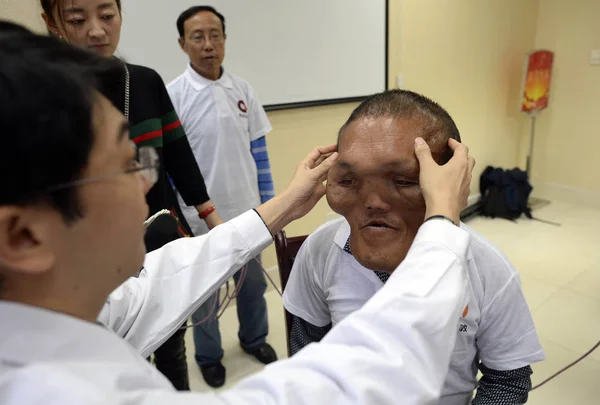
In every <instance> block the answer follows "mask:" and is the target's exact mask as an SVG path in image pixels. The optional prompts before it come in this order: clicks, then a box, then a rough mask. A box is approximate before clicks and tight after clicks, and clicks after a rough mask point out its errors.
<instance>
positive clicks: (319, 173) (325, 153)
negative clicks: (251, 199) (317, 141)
mask: <svg viewBox="0 0 600 405" xmlns="http://www.w3.org/2000/svg"><path fill="white" fill-rule="evenodd" d="M336 148H337V147H336V145H330V146H320V147H317V148H315V149H313V150H312V152H310V153H309V155H308V156H307V157H306V158H305V159H304V160H303V161H302V162H300V164H299V165H298V167H297V168H296V173H294V177H293V178H292V180H291V181H290V184H289V185H288V186H287V188H286V189H285V190H284V191H283V192H282V193H280V194H278V195H277V196H275V197H274V198H272V199H270V200H269V201H267V202H266V203H264V204H263V205H261V206H260V207H258V208H257V209H256V211H257V212H258V213H259V214H260V216H261V217H262V219H263V221H264V222H265V224H266V225H267V227H268V228H269V231H270V232H271V234H273V235H274V234H276V233H277V232H279V231H280V230H281V229H283V227H285V226H286V225H287V224H289V223H290V222H292V221H294V220H296V219H298V218H302V217H303V216H305V215H306V214H308V213H309V211H310V210H312V209H313V208H314V206H315V205H316V204H317V202H318V201H319V200H320V199H321V198H322V197H323V196H324V195H325V185H324V184H323V182H324V181H325V180H326V179H327V173H328V172H329V169H330V168H331V167H332V166H333V163H334V162H335V160H336V159H337V152H336V151H335V150H336Z"/></svg>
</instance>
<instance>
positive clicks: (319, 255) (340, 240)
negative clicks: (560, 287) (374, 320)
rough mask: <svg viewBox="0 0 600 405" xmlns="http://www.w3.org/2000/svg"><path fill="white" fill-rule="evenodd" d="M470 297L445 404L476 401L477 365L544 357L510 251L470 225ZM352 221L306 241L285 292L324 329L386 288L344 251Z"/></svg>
mask: <svg viewBox="0 0 600 405" xmlns="http://www.w3.org/2000/svg"><path fill="white" fill-rule="evenodd" d="M461 227H462V228H463V229H465V230H466V231H467V232H469V233H470V234H471V246H470V249H469V256H468V263H467V267H468V279H469V285H470V288H469V291H468V293H469V302H468V307H467V308H465V310H464V312H463V316H462V318H460V319H457V324H456V330H457V334H458V335H457V340H456V345H455V347H454V352H453V354H452V358H451V361H450V370H449V372H448V376H447V378H446V382H445V385H444V389H443V392H442V398H441V399H440V402H439V403H440V404H442V405H466V404H469V403H470V401H471V398H472V395H473V391H474V390H475V389H476V388H477V380H476V376H477V371H478V369H477V363H478V360H481V361H482V362H483V364H484V365H485V366H486V367H487V368H491V369H494V370H514V369H518V368H521V367H525V366H527V365H529V364H532V363H535V362H538V361H542V360H544V358H545V356H544V352H543V349H542V347H541V345H540V342H539V339H538V337H537V333H536V331H535V326H534V324H533V319H532V317H531V314H530V311H529V307H528V306H527V302H526V301H525V297H524V296H523V292H522V289H521V283H520V279H519V274H518V273H517V271H516V270H515V269H514V268H513V267H512V265H511V264H510V263H509V261H508V260H507V259H506V257H504V255H503V254H502V253H501V252H500V251H499V250H498V249H496V248H495V247H494V246H493V245H492V244H491V243H490V242H489V241H487V240H486V239H485V238H483V237H482V236H481V235H479V234H478V233H476V232H475V231H474V230H472V229H471V228H469V227H467V226H466V225H464V224H462V225H461ZM349 236H350V225H349V224H348V222H347V221H346V220H345V219H343V218H341V219H339V220H335V221H331V222H328V223H326V224H325V225H323V226H322V227H320V228H319V229H318V230H317V231H315V232H314V233H313V234H311V235H310V236H309V237H308V239H307V240H306V242H305V243H304V244H303V245H302V248H301V249H300V252H299V253H298V256H297V257H296V259H295V262H294V267H293V270H292V273H291V275H290V278H289V281H288V284H287V286H286V288H285V291H284V297H283V303H284V306H285V308H286V309H287V310H288V311H289V312H290V313H292V314H293V315H295V316H297V317H300V318H302V319H303V320H305V321H306V322H308V323H310V324H313V325H315V326H318V327H323V326H326V325H329V324H330V323H332V324H333V325H335V324H337V323H339V322H340V321H341V320H342V319H344V318H345V317H347V316H348V315H349V314H351V313H352V312H354V311H356V310H357V309H359V308H360V307H362V305H363V304H364V303H365V302H366V301H367V300H368V299H369V298H371V297H372V296H373V295H374V294H375V293H376V292H377V291H378V290H379V289H380V288H381V287H382V286H383V282H382V281H381V280H380V279H379V278H378V277H377V275H376V274H375V273H374V272H373V271H371V270H368V269H367V268H365V267H363V266H361V265H360V264H359V263H358V262H357V261H356V259H355V258H354V257H353V256H352V255H351V254H348V253H346V252H345V251H344V246H345V244H346V241H347V240H348V237H349Z"/></svg>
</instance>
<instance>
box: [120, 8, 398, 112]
mask: <svg viewBox="0 0 600 405" xmlns="http://www.w3.org/2000/svg"><path fill="white" fill-rule="evenodd" d="M122 4H123V19H124V21H123V30H122V33H121V43H120V46H119V55H120V56H121V57H123V58H124V60H126V61H127V62H130V63H134V64H139V65H144V66H148V67H150V68H153V69H155V70H156V71H158V73H159V74H160V75H161V76H162V78H163V79H164V81H165V82H166V83H169V82H170V81H171V80H173V79H174V78H176V77H177V76H178V75H180V74H181V73H182V72H183V71H184V70H185V68H186V65H187V63H188V59H187V55H185V54H184V53H183V52H182V51H181V49H180V48H179V44H178V43H177V38H178V37H179V35H178V33H177V28H176V21H177V17H178V16H179V14H180V13H181V12H183V11H184V10H186V9H187V8H189V7H191V6H196V5H211V6H213V7H215V8H216V9H217V10H218V11H219V12H220V13H222V14H223V15H224V16H225V19H226V32H227V42H226V45H225V61H224V63H223V65H224V67H225V68H226V69H227V70H228V71H230V72H231V73H233V74H235V75H237V76H239V77H241V78H243V79H246V80H247V81H248V82H249V83H250V84H251V85H252V87H253V88H254V90H255V91H256V93H257V94H258V97H259V99H260V100H261V102H262V104H263V105H265V106H266V108H267V109H269V110H274V109H282V108H293V107H302V106H311V105H322V104H333V103H340V102H348V101H356V100H360V99H362V98H364V97H365V96H368V95H370V94H372V93H376V92H380V91H383V90H385V89H386V87H387V85H386V82H387V1H386V0H209V1H206V2H203V1H202V0H156V1H149V0H123V2H122Z"/></svg>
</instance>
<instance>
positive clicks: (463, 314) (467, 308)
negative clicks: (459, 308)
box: [462, 305, 469, 318]
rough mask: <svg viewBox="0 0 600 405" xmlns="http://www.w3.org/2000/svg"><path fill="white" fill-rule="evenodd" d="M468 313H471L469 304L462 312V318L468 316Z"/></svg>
mask: <svg viewBox="0 0 600 405" xmlns="http://www.w3.org/2000/svg"><path fill="white" fill-rule="evenodd" d="M468 313H469V306H468V305H467V306H466V307H465V310H464V311H463V313H462V318H466V317H467V314H468Z"/></svg>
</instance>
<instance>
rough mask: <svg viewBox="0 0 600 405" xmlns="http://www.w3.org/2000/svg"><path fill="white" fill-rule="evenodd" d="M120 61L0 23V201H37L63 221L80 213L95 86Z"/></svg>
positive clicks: (102, 85)
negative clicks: (80, 188)
mask: <svg viewBox="0 0 600 405" xmlns="http://www.w3.org/2000/svg"><path fill="white" fill-rule="evenodd" d="M121 71H122V65H121V64H120V63H119V62H116V61H115V60H113V59H108V58H103V57H101V56H99V55H96V54H94V53H91V52H88V51H86V50H80V49H78V48H75V47H72V46H69V45H67V44H65V43H63V42H61V41H59V40H57V39H55V38H52V37H48V36H41V35H35V34H33V33H31V32H29V31H28V30H26V29H25V28H23V27H20V26H18V25H15V24H12V23H8V22H0V105H1V106H2V108H0V145H2V146H1V147H0V184H1V185H2V192H1V193H0V206H3V205H4V206H6V205H27V204H37V203H40V202H45V203H47V204H49V205H50V206H52V207H54V208H55V209H56V210H58V211H59V212H60V213H61V214H62V216H63V218H64V219H65V221H67V222H71V221H74V220H76V219H77V218H78V217H81V216H82V215H83V210H82V207H81V206H80V204H79V201H78V199H77V189H76V188H68V189H62V190H60V191H53V192H49V191H48V189H49V188H50V187H52V186H54V185H58V184H62V183H66V182H70V181H73V180H77V179H79V178H80V176H81V173H82V171H83V169H84V168H85V167H86V166H87V163H88V158H89V155H90V152H91V150H92V147H93V144H94V128H93V123H92V111H93V107H94V105H95V103H96V102H97V95H98V92H100V93H103V92H104V93H106V90H108V84H109V83H114V82H115V80H117V79H118V77H120V76H119V75H121Z"/></svg>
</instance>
